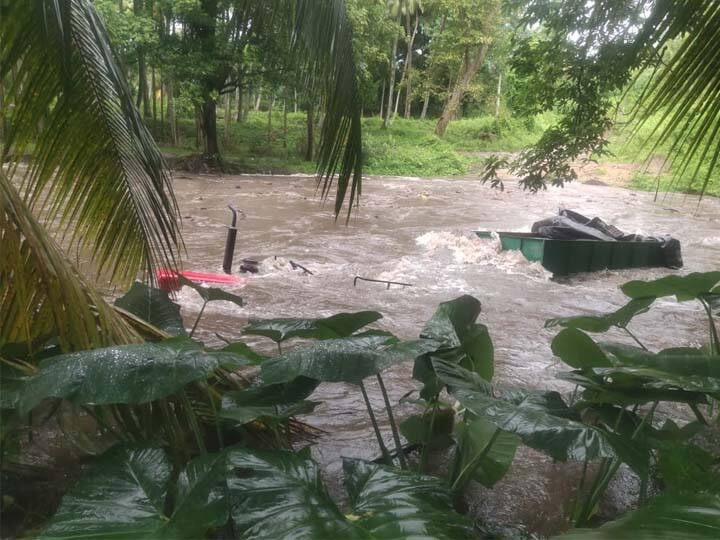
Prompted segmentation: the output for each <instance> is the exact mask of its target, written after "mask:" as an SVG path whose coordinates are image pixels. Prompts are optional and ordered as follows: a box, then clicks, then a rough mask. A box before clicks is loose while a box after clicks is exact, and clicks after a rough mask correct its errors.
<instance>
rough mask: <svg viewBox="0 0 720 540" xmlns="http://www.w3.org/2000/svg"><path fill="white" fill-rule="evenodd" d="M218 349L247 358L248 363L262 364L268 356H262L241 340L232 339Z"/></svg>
mask: <svg viewBox="0 0 720 540" xmlns="http://www.w3.org/2000/svg"><path fill="white" fill-rule="evenodd" d="M220 351H221V352H227V353H232V354H236V355H237V356H239V357H241V358H243V359H244V360H247V362H248V363H250V364H262V363H263V362H264V361H265V360H267V359H268V358H269V357H267V356H262V355H261V354H258V353H257V352H255V351H254V350H253V349H252V348H251V347H250V346H249V345H247V344H245V343H243V342H242V341H234V342H232V343H230V344H229V345H227V346H226V347H223V348H222V349H220Z"/></svg>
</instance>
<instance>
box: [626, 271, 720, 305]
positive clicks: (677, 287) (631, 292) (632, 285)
mask: <svg viewBox="0 0 720 540" xmlns="http://www.w3.org/2000/svg"><path fill="white" fill-rule="evenodd" d="M718 283H720V272H704V273H700V272H693V273H692V274H688V275H686V276H675V275H673V276H666V277H664V278H660V279H656V280H654V281H629V282H628V283H625V285H623V286H622V287H621V288H622V291H623V292H624V293H625V294H626V295H627V296H629V297H630V298H646V297H648V296H654V297H656V298H661V297H663V296H675V298H676V299H677V301H678V302H685V301H687V300H694V299H696V298H699V297H701V296H705V295H707V294H711V293H713V289H714V288H715V287H716V286H717V285H718Z"/></svg>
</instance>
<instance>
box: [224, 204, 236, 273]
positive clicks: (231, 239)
mask: <svg viewBox="0 0 720 540" xmlns="http://www.w3.org/2000/svg"><path fill="white" fill-rule="evenodd" d="M228 208H229V209H230V211H231V212H232V221H231V222H230V226H229V227H228V233H227V239H226V240H225V256H224V257H223V271H224V272H225V273H226V274H232V262H233V255H235V240H236V239H237V210H235V208H233V207H232V205H230V204H228Z"/></svg>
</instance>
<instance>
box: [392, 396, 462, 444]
mask: <svg viewBox="0 0 720 540" xmlns="http://www.w3.org/2000/svg"><path fill="white" fill-rule="evenodd" d="M454 424H455V411H454V410H453V409H446V408H440V407H438V409H437V410H434V411H426V412H425V413H422V414H414V415H412V416H409V417H408V418H406V419H405V420H403V421H402V422H400V426H399V427H400V433H402V435H403V437H405V439H406V440H407V441H408V442H409V443H410V444H417V445H426V446H427V447H428V448H429V449H430V450H441V449H443V448H447V447H449V446H451V445H452V444H453V439H452V436H451V435H452V431H453V426H454Z"/></svg>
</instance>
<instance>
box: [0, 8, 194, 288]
mask: <svg viewBox="0 0 720 540" xmlns="http://www.w3.org/2000/svg"><path fill="white" fill-rule="evenodd" d="M0 10H1V12H0V36H1V38H0V78H2V77H5V76H7V75H8V74H9V73H10V72H11V70H12V72H13V76H12V84H10V85H9V87H8V88H7V89H6V90H7V95H6V99H8V100H12V101H13V102H14V103H15V107H14V108H13V109H12V112H11V115H10V125H11V128H10V129H9V130H8V133H7V134H6V140H5V147H4V150H3V154H4V155H6V156H7V155H9V156H10V157H13V156H22V155H24V154H25V153H26V152H29V153H31V154H32V160H31V163H30V166H29V167H28V168H27V170H26V171H25V172H20V171H21V169H19V168H17V167H15V168H12V169H11V172H13V173H16V176H20V177H22V180H23V186H22V188H23V189H22V191H21V192H22V193H23V196H24V199H25V202H26V204H27V205H28V206H29V207H30V209H31V210H32V211H34V212H42V215H43V218H44V219H45V220H47V221H48V222H52V223H53V230H57V231H58V234H59V238H61V239H63V242H64V243H65V242H69V243H70V244H73V243H77V244H78V246H79V247H81V248H84V249H85V250H86V251H87V252H88V253H89V255H90V256H91V260H92V263H93V265H94V266H95V268H96V269H97V271H98V273H100V272H109V274H110V275H111V277H113V278H116V279H119V280H122V281H124V282H127V283H128V284H129V282H130V280H131V279H133V278H134V277H136V275H137V273H138V271H139V270H141V269H143V270H145V271H146V272H147V274H148V276H150V278H151V279H152V276H153V272H152V270H153V268H154V267H155V266H157V265H162V266H168V267H175V266H176V256H177V250H178V246H180V245H181V243H182V240H181V238H180V232H179V228H178V222H177V215H178V210H177V205H176V202H175V199H174V196H173V194H172V189H171V186H170V176H169V174H168V172H167V169H166V166H165V163H164V161H163V159H162V157H161V155H160V153H159V151H158V149H157V147H156V145H155V143H154V142H153V139H152V137H151V136H150V134H149V132H148V131H147V129H146V128H145V127H144V125H143V123H142V120H141V118H140V115H139V113H138V112H137V110H136V108H135V106H134V104H133V102H132V96H131V94H130V91H129V89H128V87H127V84H126V82H125V79H124V76H123V73H122V71H121V70H120V68H119V66H118V64H117V63H116V61H115V58H114V56H113V53H112V51H111V50H110V46H109V40H108V36H107V33H106V31H105V28H104V26H103V23H102V22H101V20H100V19H99V17H98V15H97V13H96V12H95V9H94V7H93V5H92V3H91V2H90V0H65V1H62V2H60V1H45V0H28V1H23V2H19V1H11V2H3V4H2V7H0ZM30 150H32V151H31V152H30ZM11 176H12V175H11Z"/></svg>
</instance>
